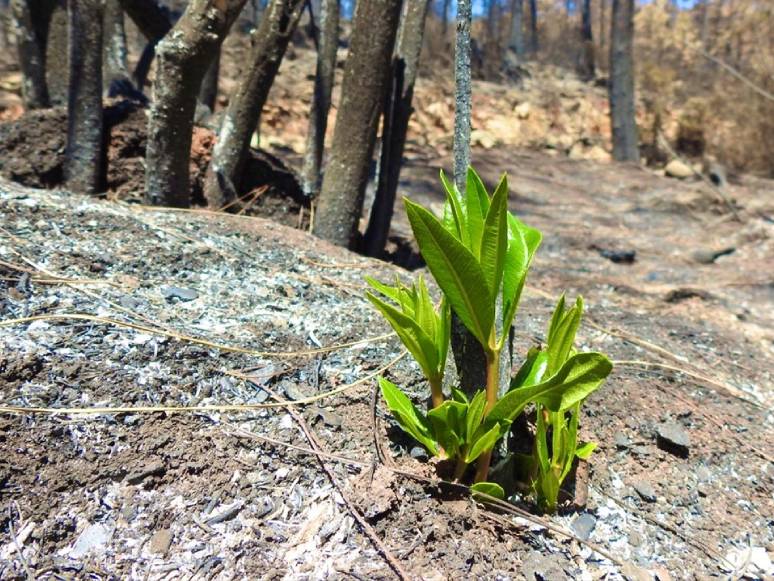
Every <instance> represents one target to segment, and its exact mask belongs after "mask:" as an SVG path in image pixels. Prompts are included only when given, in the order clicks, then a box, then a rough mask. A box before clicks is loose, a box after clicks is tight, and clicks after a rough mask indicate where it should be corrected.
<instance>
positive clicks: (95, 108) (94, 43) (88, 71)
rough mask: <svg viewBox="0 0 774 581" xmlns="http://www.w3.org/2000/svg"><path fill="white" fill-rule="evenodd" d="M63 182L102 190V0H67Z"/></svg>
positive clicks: (77, 188)
mask: <svg viewBox="0 0 774 581" xmlns="http://www.w3.org/2000/svg"><path fill="white" fill-rule="evenodd" d="M67 9H68V16H69V21H68V53H69V62H70V80H69V88H68V94H67V147H66V149H65V182H66V184H67V187H68V188H69V189H70V190H72V191H74V192H82V193H88V194H93V193H96V192H99V191H101V190H102V187H103V183H104V175H105V147H104V143H103V137H102V18H103V13H104V5H103V2H102V0H69V2H68V8H67Z"/></svg>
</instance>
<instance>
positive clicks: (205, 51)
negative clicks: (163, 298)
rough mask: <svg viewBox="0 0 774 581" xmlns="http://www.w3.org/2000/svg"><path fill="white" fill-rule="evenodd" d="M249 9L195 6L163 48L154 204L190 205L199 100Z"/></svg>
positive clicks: (151, 129) (152, 160) (235, 1)
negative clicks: (224, 47)
mask: <svg viewBox="0 0 774 581" xmlns="http://www.w3.org/2000/svg"><path fill="white" fill-rule="evenodd" d="M244 3H245V0H221V1H220V2H216V3H213V2H211V1H210V0H192V1H191V3H190V4H189V5H188V8H186V11H185V13H184V14H183V16H182V17H181V18H180V20H178V21H177V24H175V26H174V28H173V29H172V31H171V32H170V34H168V35H167V36H166V37H165V38H164V40H162V41H161V42H160V43H159V44H158V46H157V50H156V56H157V61H156V80H155V82H154V84H153V96H154V101H153V106H152V107H151V111H150V119H149V120H148V145H147V152H146V164H145V165H146V192H145V199H146V201H147V203H149V204H155V205H168V206H178V207H188V206H189V205H190V182H189V163H190V155H191V135H192V132H193V119H194V113H195V111H196V97H197V94H198V92H199V87H201V84H202V79H203V78H204V75H205V73H206V72H207V67H208V66H209V64H210V62H211V61H212V59H213V58H214V56H215V52H216V51H217V50H218V49H219V48H220V45H221V43H222V42H223V39H224V38H225V37H226V34H227V33H228V30H229V28H230V27H231V25H232V24H233V22H234V20H235V19H236V17H237V16H238V15H239V12H240V11H241V10H242V7H243V6H244Z"/></svg>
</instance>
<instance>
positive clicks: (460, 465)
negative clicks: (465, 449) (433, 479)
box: [454, 453, 468, 482]
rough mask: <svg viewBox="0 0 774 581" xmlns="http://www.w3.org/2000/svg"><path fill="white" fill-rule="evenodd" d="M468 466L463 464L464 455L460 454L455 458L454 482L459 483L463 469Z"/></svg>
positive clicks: (463, 472)
mask: <svg viewBox="0 0 774 581" xmlns="http://www.w3.org/2000/svg"><path fill="white" fill-rule="evenodd" d="M467 467H468V465H467V464H466V463H465V454H464V453H460V456H459V458H457V465H456V466H455V467H454V482H459V481H460V479H461V478H462V476H463V475H464V474H465V469H466V468H467Z"/></svg>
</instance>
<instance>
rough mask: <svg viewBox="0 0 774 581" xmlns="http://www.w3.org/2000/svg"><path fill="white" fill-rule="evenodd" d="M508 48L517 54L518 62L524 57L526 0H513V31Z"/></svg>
mask: <svg viewBox="0 0 774 581" xmlns="http://www.w3.org/2000/svg"><path fill="white" fill-rule="evenodd" d="M508 49H509V50H510V51H511V52H512V53H513V54H514V55H516V59H517V62H521V60H522V58H523V57H524V0H513V1H512V2H511V33H510V35H509V37H508Z"/></svg>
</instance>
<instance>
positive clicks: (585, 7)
mask: <svg viewBox="0 0 774 581" xmlns="http://www.w3.org/2000/svg"><path fill="white" fill-rule="evenodd" d="M578 74H579V75H580V77H581V78H582V79H584V80H586V81H589V80H591V79H593V78H594V38H593V33H592V31H591V0H582V4H581V53H580V57H579V59H578Z"/></svg>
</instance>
